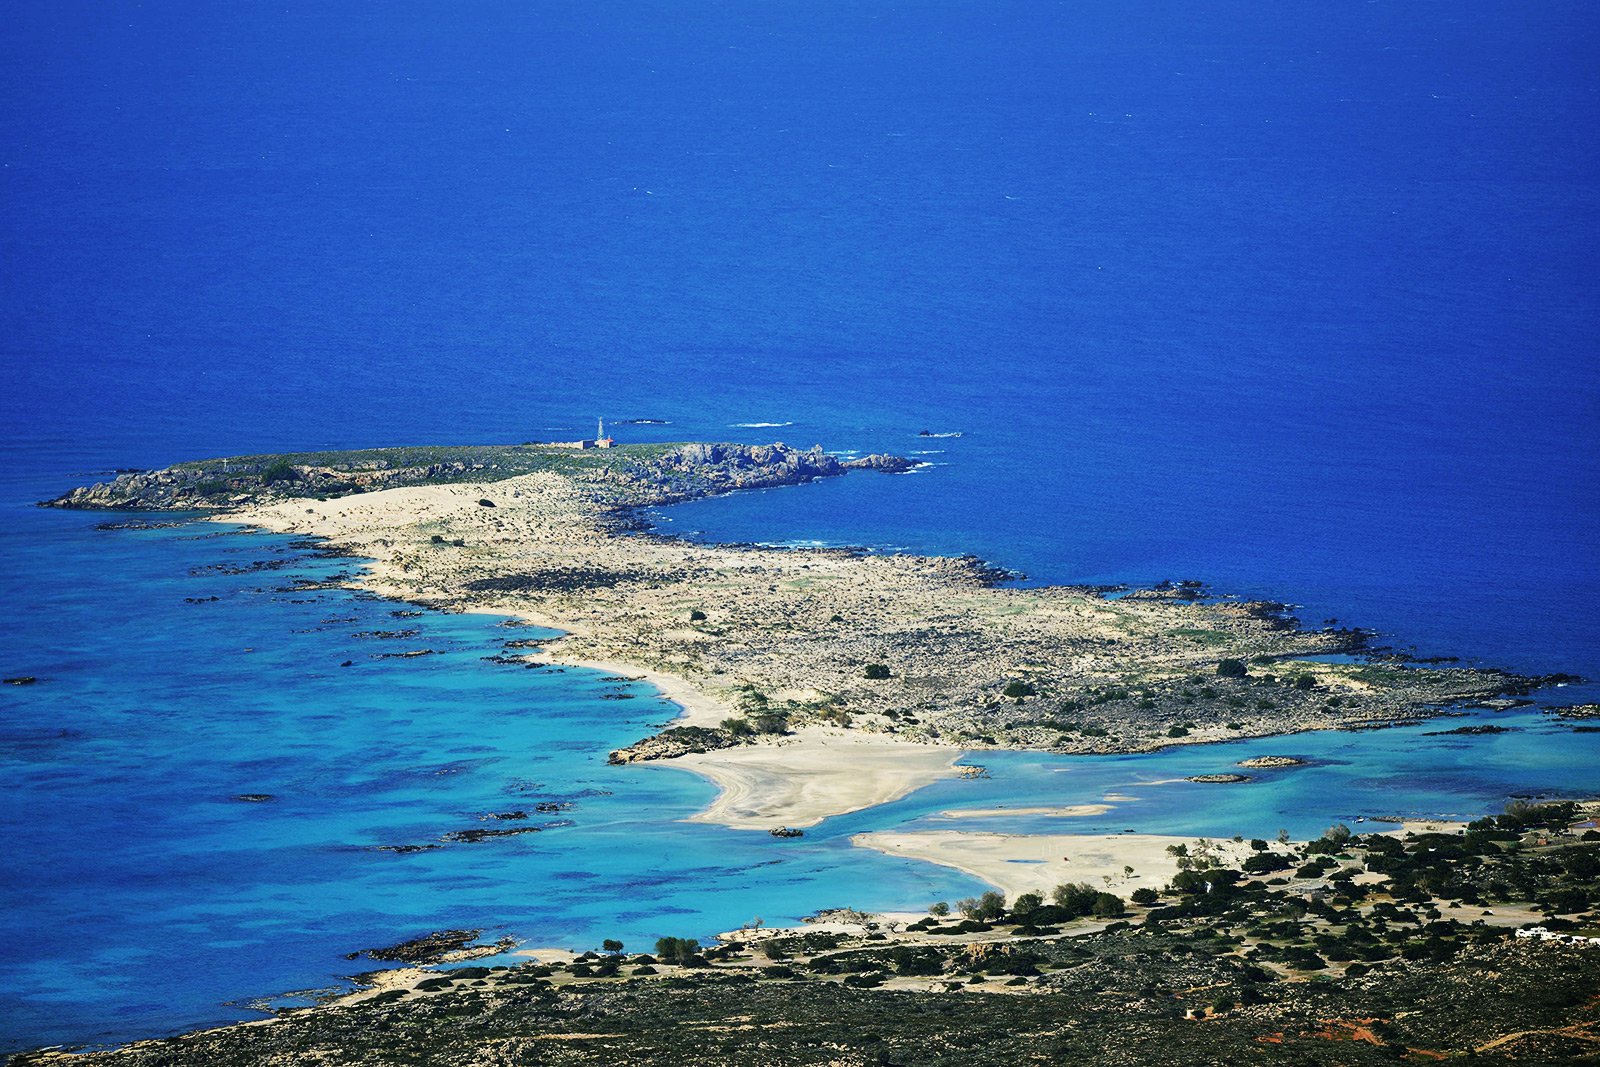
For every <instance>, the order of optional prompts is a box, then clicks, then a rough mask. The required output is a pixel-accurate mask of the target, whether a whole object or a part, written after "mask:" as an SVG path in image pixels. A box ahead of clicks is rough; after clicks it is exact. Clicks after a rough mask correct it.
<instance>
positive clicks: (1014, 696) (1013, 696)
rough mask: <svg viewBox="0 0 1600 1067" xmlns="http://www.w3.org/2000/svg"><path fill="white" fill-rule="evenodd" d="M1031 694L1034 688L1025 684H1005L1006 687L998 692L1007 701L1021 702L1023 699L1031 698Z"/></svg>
mask: <svg viewBox="0 0 1600 1067" xmlns="http://www.w3.org/2000/svg"><path fill="white" fill-rule="evenodd" d="M1033 694H1034V688H1033V686H1031V685H1029V684H1028V683H1027V682H1017V681H1012V682H1007V683H1006V687H1005V688H1004V689H1002V690H1000V695H1001V696H1003V697H1005V698H1006V699H1007V700H1021V699H1022V698H1023V697H1031V696H1033Z"/></svg>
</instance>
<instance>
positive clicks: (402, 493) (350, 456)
mask: <svg viewBox="0 0 1600 1067" xmlns="http://www.w3.org/2000/svg"><path fill="white" fill-rule="evenodd" d="M847 466H855V467H865V468H869V469H876V470H883V471H891V472H892V471H898V470H903V469H905V468H906V466H907V464H906V462H905V461H904V460H897V459H895V458H893V457H882V456H873V457H865V458H864V459H862V460H858V461H852V463H851V464H841V463H840V462H839V461H837V460H835V459H833V458H832V457H830V456H828V455H827V454H826V453H824V452H822V450H821V449H820V448H819V449H813V450H809V451H804V452H802V451H798V450H795V449H791V448H786V447H785V446H782V445H773V446H744V445H704V444H688V445H674V446H628V447H619V448H616V449H609V450H604V451H603V452H602V451H599V450H588V451H574V450H570V449H568V450H563V449H560V448H556V447H552V446H536V445H528V446H482V447H474V448H463V447H455V448H436V449H428V448H420V449H380V450H368V451H365V452H359V453H317V454H300V455H291V456H257V457H238V458H233V459H227V460H210V461H202V462H199V463H193V464H180V465H179V466H177V467H173V468H168V469H166V470H163V471H154V472H147V473H139V474H129V475H124V476H121V477H119V478H118V479H116V480H115V481H114V482H111V483H105V484H102V485H98V486H93V487H89V488H87V489H81V490H75V491H74V492H73V493H70V494H68V495H67V496H65V497H62V498H61V499H60V500H58V501H55V502H53V503H55V504H56V505H57V506H63V507H90V508H93V507H105V508H127V507H144V508H151V509H161V508H170V509H189V508H195V507H208V508H211V509H213V511H214V513H215V517H216V518H218V519H219V520H222V521H227V522H235V523H246V524H250V525H254V526H257V527H261V528H264V529H268V530H273V531H279V532H283V533H288V534H296V535H304V536H311V537H315V538H318V539H320V540H321V543H323V544H325V545H327V546H331V548H332V549H333V550H335V551H338V552H341V553H344V554H348V555H350V556H352V557H357V558H359V559H360V560H362V561H363V562H362V563H361V565H360V566H359V567H358V568H354V569H353V570H352V571H351V572H350V574H349V576H348V579H347V581H348V584H350V585H351V586H353V587H357V588H363V589H366V590H369V591H371V592H373V593H376V594H379V595H383V596H388V597H394V598H398V599H401V600H406V601H411V602H416V603H420V604H423V605H427V606H430V607H434V608H438V609H442V610H447V611H476V612H492V613H498V614H502V615H505V616H508V617H510V618H513V619H517V620H522V621H525V622H528V623H535V624H538V625H541V626H546V627H551V628H554V629H558V630H560V631H563V633H564V636H562V637H560V638H559V639H554V640H550V641H539V640H531V639H525V640H521V641H518V640H515V637H516V635H515V633H514V631H513V632H511V634H510V636H509V638H508V643H507V649H506V655H508V656H517V657H522V658H526V659H528V660H529V661H533V662H556V663H565V664H573V665H583V666H590V667H594V668H596V669H600V670H603V671H606V672H607V673H613V674H619V675H625V676H628V677H634V678H641V679H644V680H647V681H649V682H651V683H652V684H653V685H655V686H656V687H657V688H658V689H660V690H661V691H662V693H663V694H665V695H666V696H667V697H668V698H669V699H671V700H672V701H673V702H675V703H676V704H678V705H679V706H680V707H681V708H682V709H683V714H682V716H681V718H680V719H679V720H678V722H676V723H675V724H673V725H674V726H675V727H676V729H674V730H669V731H667V733H666V734H665V735H662V737H659V738H651V739H644V740H643V741H642V742H641V744H639V745H635V746H632V747H631V748H629V749H625V750H622V751H621V752H619V753H615V754H613V756H614V758H615V759H616V760H617V761H618V762H631V761H635V760H642V759H657V758H678V759H679V760H680V763H681V765H682V766H684V767H686V768H688V769H691V770H694V771H696V772H697V773H701V774H704V775H706V776H707V777H709V778H711V779H712V780H713V781H715V782H717V784H718V785H720V786H721V787H722V788H723V790H724V795H723V796H722V797H721V798H720V799H719V800H718V801H717V802H716V803H715V804H713V805H712V807H711V808H710V809H708V810H707V811H706V812H704V813H702V814H701V815H700V816H699V817H700V818H703V819H706V820H708V821H716V822H722V823H724V824H727V825H731V826H739V827H748V828H758V827H765V828H769V829H770V828H774V827H777V826H780V825H790V826H807V825H813V824H815V823H816V822H818V821H820V820H822V819H824V818H827V817H828V816H830V815H835V814H839V813H842V812H847V811H854V810H858V809H859V808H862V807H867V806H870V805H872V804H878V803H883V802H885V801H887V800H892V799H894V798H896V797H899V796H903V795H905V794H906V793H907V792H909V791H910V790H913V789H916V788H918V787H919V786H921V785H924V784H926V783H928V782H930V781H933V780H935V779H937V778H938V777H940V776H942V775H945V774H949V773H951V772H950V766H951V763H952V762H953V761H954V759H955V758H956V756H957V755H958V754H959V753H960V752H961V751H962V750H971V749H982V748H1047V749H1052V750H1055V751H1061V752H1129V751H1142V750H1148V749H1153V748H1158V747H1162V746H1165V745H1170V744H1187V743H1194V742H1200V741H1211V740H1220V739H1224V738H1236V737H1245V736H1252V735H1266V734H1276V733H1283V732H1289V731H1296V730H1306V729H1319V728H1330V727H1339V726H1345V725H1349V724H1369V723H1374V722H1389V721H1394V720H1397V719H1404V718H1412V717H1418V716H1422V715H1427V714H1432V713H1433V712H1434V711H1435V710H1436V707H1437V706H1438V705H1439V704H1441V703H1444V702H1448V701H1451V700H1460V699H1465V698H1469V697H1482V696H1485V695H1490V694H1493V693H1496V692H1500V691H1503V690H1505V689H1506V688H1507V687H1508V686H1512V685H1518V684H1522V683H1523V681H1524V680H1521V679H1514V678H1511V677H1510V676H1507V675H1504V674H1500V673H1497V672H1489V671H1476V670H1465V669H1420V668H1419V669H1407V668H1400V667H1391V666H1388V665H1384V664H1362V663H1354V664H1351V663H1339V664H1334V663H1324V662H1319V661H1312V660H1307V659H1304V658H1302V657H1305V656H1309V655H1313V654H1318V653H1324V652H1329V651H1336V650H1339V649H1343V648H1347V647H1349V646H1350V643H1351V642H1352V641H1354V640H1356V639H1357V638H1358V637H1359V635H1354V636H1353V635H1352V633H1351V632H1349V631H1331V630H1319V631H1308V630H1304V629H1301V628H1299V627H1298V626H1297V625H1296V624H1295V622H1294V620H1293V619H1292V618H1291V617H1290V616H1289V615H1288V614H1287V608H1286V606H1285V605H1282V604H1271V603H1258V602H1240V601H1231V600H1226V599H1218V598H1208V597H1206V596H1204V595H1202V591H1201V590H1200V589H1199V587H1198V583H1180V584H1179V585H1176V586H1165V587H1163V588H1159V589H1152V590H1142V591H1136V592H1134V593H1132V594H1129V595H1125V596H1120V597H1118V598H1116V599H1107V598H1106V597H1105V596H1103V595H1102V594H1101V593H1100V592H1099V591H1097V590H1095V589H1087V588H1080V587H1071V586H1052V587H1032V588H1017V587H1010V586H1005V585H1001V584H999V582H1000V580H1001V579H1002V578H1004V577H1005V575H1004V574H1003V573H1001V572H997V571H996V570H995V569H994V568H993V567H991V566H989V565H987V564H985V563H983V562H982V561H979V560H977V559H973V558H970V557H963V558H948V557H930V556H914V555H904V554H877V553H871V552H866V551H856V550H842V549H812V548H797V549H779V548H770V547H763V546H755V545H727V544H698V543H689V542H684V541H678V540H672V539H667V538H662V537H657V536H653V535H650V534H648V533H642V532H640V531H639V524H638V522H637V519H636V517H635V516H636V509H638V508H639V507H642V506H653V505H661V504H670V503H673V502H676V501H681V500H688V499H694V498H696V497H703V496H707V495H714V494H716V493H720V492H726V491H730V490H734V489H745V488H758V487H768V486H774V485H792V484H799V483H803V482H806V481H810V480H815V479H816V478H820V477H831V476H835V475H839V474H843V473H845V470H846V467H847ZM852 476H855V477H871V476H875V475H870V474H857V475H852Z"/></svg>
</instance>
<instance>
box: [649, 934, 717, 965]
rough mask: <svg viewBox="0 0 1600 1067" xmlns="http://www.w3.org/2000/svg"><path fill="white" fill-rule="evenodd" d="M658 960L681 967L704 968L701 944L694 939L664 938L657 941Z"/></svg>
mask: <svg viewBox="0 0 1600 1067" xmlns="http://www.w3.org/2000/svg"><path fill="white" fill-rule="evenodd" d="M656 959H658V960H660V961H661V962H662V963H672V964H676V965H677V966H679V967H703V966H705V962H706V960H705V957H704V956H702V955H701V954H700V942H699V941H698V940H696V939H695V938H692V937H662V938H658V939H657V940H656Z"/></svg>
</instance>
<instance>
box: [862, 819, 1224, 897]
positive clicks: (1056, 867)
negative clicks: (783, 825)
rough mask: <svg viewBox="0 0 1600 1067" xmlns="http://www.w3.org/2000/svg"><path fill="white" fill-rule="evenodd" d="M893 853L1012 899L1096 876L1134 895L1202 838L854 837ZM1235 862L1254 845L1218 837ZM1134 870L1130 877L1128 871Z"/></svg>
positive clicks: (1167, 874) (1100, 883)
mask: <svg viewBox="0 0 1600 1067" xmlns="http://www.w3.org/2000/svg"><path fill="white" fill-rule="evenodd" d="M850 840H851V841H852V842H853V843H855V844H857V845H859V846H861V847H862V848H871V849H876V850H877V851H879V852H883V853H886V854H888V855H891V856H904V857H906V858H908V859H915V860H922V861H924V862H927V863H937V864H940V865H941V866H945V867H953V868H955V869H956V870H958V871H964V872H966V873H967V874H970V875H972V876H974V877H976V878H980V879H982V880H983V881H985V882H988V883H989V884H990V885H992V886H994V887H995V888H996V889H998V890H1000V891H1001V892H1002V893H1005V894H1006V898H1007V899H1008V900H1012V899H1015V898H1016V896H1017V894H1019V893H1030V892H1032V893H1047V892H1049V890H1051V889H1052V888H1054V887H1055V886H1058V885H1062V884H1065V883H1067V882H1088V883H1089V884H1090V885H1092V886H1094V887H1095V888H1096V889H1102V888H1103V889H1106V890H1107V891H1109V892H1112V893H1116V894H1117V895H1118V896H1122V897H1126V896H1127V895H1128V894H1129V893H1131V892H1132V891H1133V890H1135V889H1139V888H1141V887H1144V886H1149V887H1150V888H1152V889H1159V888H1161V887H1162V886H1164V885H1166V884H1167V882H1168V881H1169V880H1170V879H1171V878H1172V876H1173V875H1174V874H1176V873H1177V872H1178V863H1177V859H1176V858H1175V857H1173V856H1172V855H1171V854H1170V853H1168V852H1167V848H1168V846H1171V845H1187V846H1189V848H1190V849H1191V850H1193V848H1194V839H1193V838H1188V837H1164V836H1157V835H1154V834H993V833H972V832H967V831H962V830H930V831H918V832H909V833H900V832H894V831H882V832H877V833H866V834H857V835H855V836H854V837H852V838H851V839H850ZM1213 844H1215V845H1216V847H1217V848H1218V850H1219V853H1220V854H1222V855H1224V856H1226V857H1227V862H1229V863H1236V862H1237V861H1238V860H1240V859H1242V858H1243V857H1244V856H1246V855H1248V854H1249V846H1248V845H1246V844H1239V843H1235V842H1233V841H1220V842H1213ZM1126 867H1132V868H1133V875H1132V876H1131V877H1130V876H1129V875H1128V874H1127V872H1126V871H1125V870H1124V868H1126Z"/></svg>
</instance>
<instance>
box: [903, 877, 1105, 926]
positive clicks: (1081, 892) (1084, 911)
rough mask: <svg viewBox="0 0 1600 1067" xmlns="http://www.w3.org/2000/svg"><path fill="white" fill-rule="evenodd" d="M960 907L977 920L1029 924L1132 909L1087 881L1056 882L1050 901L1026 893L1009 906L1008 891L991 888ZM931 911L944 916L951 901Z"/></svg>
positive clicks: (979, 921) (938, 904)
mask: <svg viewBox="0 0 1600 1067" xmlns="http://www.w3.org/2000/svg"><path fill="white" fill-rule="evenodd" d="M956 909H957V910H958V911H960V912H961V914H962V915H963V916H965V917H966V918H967V919H968V920H969V921H972V922H976V923H993V922H998V921H1000V920H1002V919H1010V920H1011V921H1013V922H1016V923H1018V924H1022V925H1027V926H1038V925H1041V924H1047V923H1060V922H1069V921H1071V920H1073V919H1082V918H1085V917H1088V916H1093V917H1094V918H1097V919H1116V918H1120V917H1121V916H1123V915H1125V914H1127V910H1128V909H1127V904H1126V903H1125V902H1124V901H1123V899H1122V898H1121V897H1119V896H1117V895H1116V894H1115V893H1107V892H1104V891H1101V890H1097V889H1095V888H1094V886H1092V885H1089V884H1088V883H1087V882H1073V883H1071V884H1068V885H1058V886H1056V887H1055V888H1054V889H1053V890H1051V891H1050V899H1049V902H1048V903H1047V902H1046V901H1045V898H1044V895H1043V894H1040V893H1023V894H1020V895H1019V896H1018V897H1017V899H1016V900H1015V901H1013V902H1012V904H1011V906H1010V907H1009V908H1007V907H1006V898H1005V894H1003V893H998V892H995V891H994V890H990V891H989V892H987V893H984V894H983V895H982V896H977V897H967V898H966V899H964V900H958V901H956ZM928 912H929V914H930V915H932V916H934V917H936V918H944V917H945V916H947V915H949V914H950V905H949V904H946V903H945V902H944V901H940V902H939V903H937V904H934V905H932V906H931V907H930V908H929V909H928Z"/></svg>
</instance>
